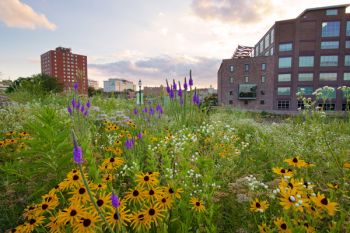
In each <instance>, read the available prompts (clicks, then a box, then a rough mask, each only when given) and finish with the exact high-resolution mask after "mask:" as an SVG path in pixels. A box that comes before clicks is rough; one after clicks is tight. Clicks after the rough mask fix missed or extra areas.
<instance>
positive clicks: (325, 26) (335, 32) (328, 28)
mask: <svg viewBox="0 0 350 233" xmlns="http://www.w3.org/2000/svg"><path fill="white" fill-rule="evenodd" d="M339 31H340V22H339V21H335V22H323V23H322V37H335V36H339Z"/></svg>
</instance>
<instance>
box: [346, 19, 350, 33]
mask: <svg viewBox="0 0 350 233" xmlns="http://www.w3.org/2000/svg"><path fill="white" fill-rule="evenodd" d="M346 35H347V36H350V21H346Z"/></svg>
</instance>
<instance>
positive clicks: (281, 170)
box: [272, 167, 294, 177]
mask: <svg viewBox="0 0 350 233" xmlns="http://www.w3.org/2000/svg"><path fill="white" fill-rule="evenodd" d="M272 171H273V172H274V173H276V174H277V175H282V176H284V177H292V176H294V173H293V170H292V169H289V168H288V169H284V168H280V167H274V168H272Z"/></svg>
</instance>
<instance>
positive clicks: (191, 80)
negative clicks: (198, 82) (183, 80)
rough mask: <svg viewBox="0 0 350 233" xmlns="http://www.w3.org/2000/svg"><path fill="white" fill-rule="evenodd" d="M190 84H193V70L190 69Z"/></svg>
mask: <svg viewBox="0 0 350 233" xmlns="http://www.w3.org/2000/svg"><path fill="white" fill-rule="evenodd" d="M188 84H189V85H190V87H192V86H193V79H192V70H190V80H188Z"/></svg>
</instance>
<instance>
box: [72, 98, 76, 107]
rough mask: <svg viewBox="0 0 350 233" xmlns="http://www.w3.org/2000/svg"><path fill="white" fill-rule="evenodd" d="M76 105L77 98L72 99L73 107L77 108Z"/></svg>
mask: <svg viewBox="0 0 350 233" xmlns="http://www.w3.org/2000/svg"><path fill="white" fill-rule="evenodd" d="M75 105H76V101H75V98H74V97H73V99H72V107H73V108H75Z"/></svg>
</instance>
